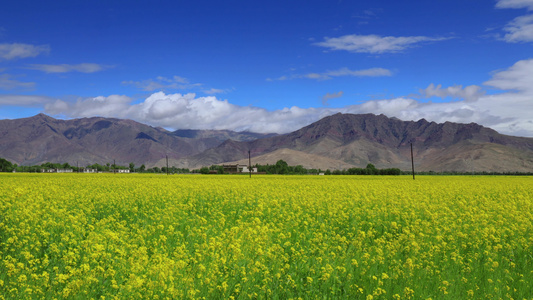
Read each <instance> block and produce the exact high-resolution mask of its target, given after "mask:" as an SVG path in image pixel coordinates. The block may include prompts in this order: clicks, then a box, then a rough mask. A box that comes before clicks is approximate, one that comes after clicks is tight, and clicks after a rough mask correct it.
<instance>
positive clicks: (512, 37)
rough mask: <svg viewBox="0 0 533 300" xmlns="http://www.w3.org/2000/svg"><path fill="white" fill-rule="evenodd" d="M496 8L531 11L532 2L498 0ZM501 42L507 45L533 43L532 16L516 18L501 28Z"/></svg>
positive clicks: (532, 0)
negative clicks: (503, 32)
mask: <svg viewBox="0 0 533 300" xmlns="http://www.w3.org/2000/svg"><path fill="white" fill-rule="evenodd" d="M496 7H497V8H527V10H533V0H499V1H498V2H497V3H496ZM503 30H504V31H506V32H507V33H506V34H505V35H504V37H503V40H505V41H506V42H509V43H519V42H533V15H531V14H530V15H525V16H520V17H516V18H515V19H514V20H512V21H511V22H509V23H508V24H507V25H505V27H504V28H503Z"/></svg>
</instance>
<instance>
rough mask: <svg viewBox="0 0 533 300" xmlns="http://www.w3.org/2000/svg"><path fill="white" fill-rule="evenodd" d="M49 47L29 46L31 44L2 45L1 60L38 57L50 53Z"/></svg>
mask: <svg viewBox="0 0 533 300" xmlns="http://www.w3.org/2000/svg"><path fill="white" fill-rule="evenodd" d="M49 52H50V46H48V45H40V46H35V45H29V44H19V43H12V44H7V43H4V44H0V59H5V60H11V59H17V58H27V57H36V56H38V55H39V54H42V53H45V54H46V53H49Z"/></svg>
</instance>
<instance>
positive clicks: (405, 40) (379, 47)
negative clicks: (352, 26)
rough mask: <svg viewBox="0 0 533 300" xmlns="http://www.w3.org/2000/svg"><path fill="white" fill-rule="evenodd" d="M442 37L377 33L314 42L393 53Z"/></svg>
mask: <svg viewBox="0 0 533 300" xmlns="http://www.w3.org/2000/svg"><path fill="white" fill-rule="evenodd" d="M447 39H448V38H443V37H427V36H400V37H394V36H384V37H382V36H379V35H374V34H371V35H357V34H351V35H344V36H341V37H336V38H330V37H326V38H324V41H323V42H319V43H315V45H316V46H321V47H325V48H328V49H330V50H345V51H349V52H355V53H370V54H382V53H395V52H401V51H404V50H406V49H408V48H412V47H414V46H416V45H417V44H420V43H423V42H436V41H442V40H447Z"/></svg>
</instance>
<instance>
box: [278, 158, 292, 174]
mask: <svg viewBox="0 0 533 300" xmlns="http://www.w3.org/2000/svg"><path fill="white" fill-rule="evenodd" d="M276 173H278V174H287V173H289V164H287V162H286V161H284V160H282V159H280V160H278V161H277V162H276Z"/></svg>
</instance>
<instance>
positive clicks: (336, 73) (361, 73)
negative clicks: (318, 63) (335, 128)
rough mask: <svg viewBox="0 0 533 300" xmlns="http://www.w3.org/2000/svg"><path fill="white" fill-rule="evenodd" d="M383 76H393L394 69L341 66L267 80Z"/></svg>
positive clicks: (268, 79)
mask: <svg viewBox="0 0 533 300" xmlns="http://www.w3.org/2000/svg"><path fill="white" fill-rule="evenodd" d="M344 76H352V77H383V76H392V71H391V70H388V69H384V68H370V69H362V70H350V69H348V68H340V69H338V70H332V71H326V72H323V73H307V74H295V75H291V76H281V77H279V78H275V79H271V78H267V81H274V80H292V79H302V78H303V79H316V80H328V79H332V78H333V77H344Z"/></svg>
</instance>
